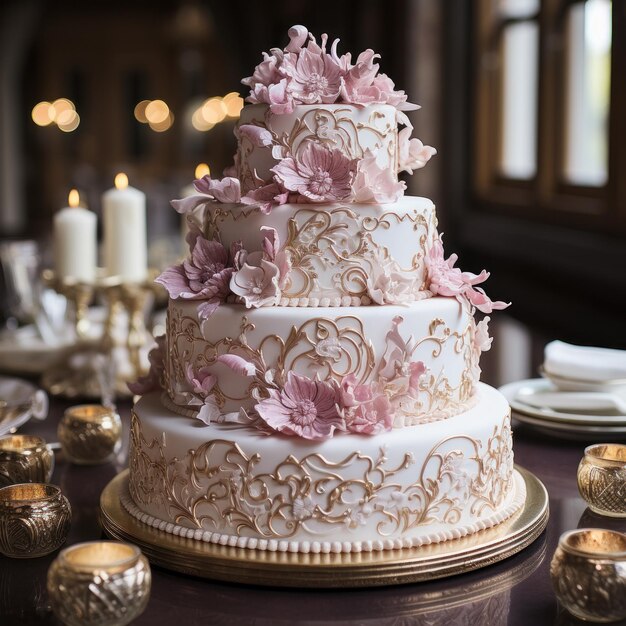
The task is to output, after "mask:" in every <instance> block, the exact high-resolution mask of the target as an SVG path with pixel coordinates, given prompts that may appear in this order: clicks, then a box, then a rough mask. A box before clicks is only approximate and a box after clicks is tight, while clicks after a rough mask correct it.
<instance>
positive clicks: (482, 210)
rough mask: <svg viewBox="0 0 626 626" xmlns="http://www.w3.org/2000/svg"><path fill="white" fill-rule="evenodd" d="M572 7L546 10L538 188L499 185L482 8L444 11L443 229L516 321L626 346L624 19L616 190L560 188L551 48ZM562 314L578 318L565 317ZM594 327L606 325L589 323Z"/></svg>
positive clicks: (616, 44) (454, 3) (615, 59)
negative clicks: (486, 131) (559, 22)
mask: <svg viewBox="0 0 626 626" xmlns="http://www.w3.org/2000/svg"><path fill="white" fill-rule="evenodd" d="M575 1H576V0H575ZM569 3H570V2H568V1H567V0H566V1H565V2H563V1H562V0H543V1H542V3H541V10H540V14H539V28H540V50H539V64H540V74H539V102H538V107H539V110H538V118H537V119H538V135H539V136H538V141H537V150H538V155H537V156H538V160H537V178H536V180H535V181H516V180H512V179H505V178H503V177H491V172H492V171H493V169H492V170H491V171H490V170H489V169H488V168H489V167H490V166H492V165H493V160H492V159H493V158H494V156H493V155H494V146H493V145H492V146H490V147H489V146H485V141H482V140H481V132H483V130H482V129H483V126H481V123H482V124H484V123H485V122H484V120H485V119H489V116H490V115H491V118H490V119H492V120H493V103H492V104H491V110H490V109H489V108H487V110H485V109H484V107H485V106H487V107H488V105H486V104H485V103H487V102H488V98H489V97H491V98H493V97H494V96H493V94H494V91H493V89H494V88H493V85H492V86H491V87H490V88H489V89H487V90H485V89H484V87H485V84H484V82H485V76H484V75H483V76H481V75H480V74H481V71H482V70H481V63H484V62H485V61H484V57H483V58H481V55H480V50H481V43H482V44H484V41H481V36H482V37H484V36H485V34H484V33H485V31H484V30H483V31H481V30H480V27H481V22H480V21H481V19H482V20H484V19H485V16H484V14H481V12H480V10H479V9H480V7H479V2H476V3H474V2H471V3H468V2H466V1H465V0H451V2H448V3H445V8H444V9H443V19H442V29H443V32H442V54H443V59H444V75H443V85H442V89H443V102H444V111H443V119H442V128H443V145H442V150H441V151H440V155H441V156H442V166H443V167H442V169H443V176H444V180H445V185H442V187H443V196H442V200H443V202H442V206H441V210H440V216H441V220H440V221H441V223H442V229H443V230H445V232H446V246H447V247H449V248H450V250H453V249H456V250H458V251H459V252H460V253H461V254H462V255H463V257H462V258H463V260H464V263H463V265H464V266H465V267H467V268H468V269H471V270H478V269H480V268H481V267H485V266H486V267H490V268H492V269H493V270H494V274H493V276H492V278H491V279H490V281H489V282H490V289H489V292H490V293H491V294H492V295H493V297H497V298H498V299H502V298H503V297H506V298H507V299H511V300H513V301H514V304H515V306H514V307H512V309H511V313H512V315H514V316H515V317H517V318H518V319H520V320H521V321H523V322H527V323H529V324H534V325H536V326H537V327H539V328H541V330H543V331H544V332H550V331H552V330H553V331H554V332H555V333H557V334H558V336H561V337H562V338H568V337H569V338H570V339H572V340H578V341H581V342H596V343H600V342H603V343H605V344H607V345H623V346H625V347H626V333H624V330H623V325H624V324H623V322H624V313H623V308H621V307H623V302H624V301H625V300H626V120H625V119H624V116H620V115H619V114H618V112H619V111H620V110H621V111H623V110H626V81H624V80H617V79H615V77H619V76H624V75H626V10H619V6H620V5H621V4H622V3H618V2H615V0H614V2H613V51H612V65H611V76H612V77H613V79H612V80H611V99H612V106H611V109H610V119H609V129H610V130H609V133H610V141H609V172H608V176H609V182H608V184H607V185H606V187H605V188H601V189H600V190H598V188H593V187H585V186H582V185H581V186H578V185H567V184H564V183H563V182H562V181H558V184H557V183H555V181H556V180H557V178H556V172H557V171H558V170H557V164H558V155H556V154H555V150H556V147H557V145H558V144H556V140H555V134H554V132H553V131H554V127H555V119H554V118H555V117H556V112H557V111H558V109H557V108H556V107H557V104H556V103H557V98H558V97H559V96H558V94H559V93H561V94H562V93H563V89H559V88H558V86H557V84H556V82H555V80H556V76H558V72H557V70H558V67H557V60H558V54H556V53H555V51H554V50H549V49H548V48H549V45H548V44H549V42H550V41H552V45H554V39H552V40H550V39H549V37H548V33H549V32H551V29H552V28H553V27H554V25H555V23H554V20H555V17H556V15H557V13H556V12H557V11H558V10H564V7H566V6H567V5H568V4H569ZM623 8H624V7H622V9H623ZM482 26H483V27H484V24H482ZM542 29H543V30H542ZM616 33H623V34H624V36H622V37H620V36H619V35H616ZM557 52H558V51H557ZM561 54H562V52H561ZM620 72H621V73H620ZM561 74H562V73H561ZM481 118H482V121H481ZM551 132H552V137H551V138H550V136H549V135H550V133H551ZM494 134H495V133H494ZM546 137H548V139H547V140H546ZM483 138H484V135H483ZM557 139H558V140H560V139H562V137H560V138H557ZM492 141H493V138H492ZM477 143H478V153H477V151H476V149H475V147H476V146H477ZM560 143H561V144H562V143H563V142H562V141H561V142H560ZM488 149H491V153H489V152H488ZM620 174H621V175H620ZM477 183H478V184H477ZM559 311H569V312H570V314H568V315H562V314H561V315H560V316H558V318H557V316H556V315H555V314H554V313H555V312H559ZM585 318H587V319H590V320H594V321H597V320H602V322H601V323H600V324H596V323H594V324H593V325H592V326H590V325H589V324H588V323H586V322H585ZM616 333H620V335H619V337H618V336H616Z"/></svg>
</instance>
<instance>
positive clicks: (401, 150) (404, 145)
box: [398, 128, 437, 174]
mask: <svg viewBox="0 0 626 626" xmlns="http://www.w3.org/2000/svg"><path fill="white" fill-rule="evenodd" d="M411 131H412V129H411V128H404V129H402V130H401V131H400V132H399V133H398V172H408V173H409V174H412V173H413V172H414V170H418V169H420V168H422V167H424V166H425V165H426V163H428V161H430V158H431V157H432V156H434V155H435V154H437V150H435V148H432V147H431V146H425V145H424V144H423V143H422V142H421V141H420V140H419V139H417V138H416V137H413V138H412V139H411Z"/></svg>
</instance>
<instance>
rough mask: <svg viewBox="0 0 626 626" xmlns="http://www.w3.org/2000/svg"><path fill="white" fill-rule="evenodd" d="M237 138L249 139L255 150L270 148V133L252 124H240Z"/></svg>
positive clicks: (271, 140) (271, 141)
mask: <svg viewBox="0 0 626 626" xmlns="http://www.w3.org/2000/svg"><path fill="white" fill-rule="evenodd" d="M238 130H239V136H240V137H245V138H246V139H249V140H250V142H251V143H252V145H254V146H256V147H257V148H263V147H267V146H271V145H272V143H273V139H272V133H270V131H269V130H267V128H263V127H262V126H255V125H254V124H242V125H241V126H240V127H239V129H238Z"/></svg>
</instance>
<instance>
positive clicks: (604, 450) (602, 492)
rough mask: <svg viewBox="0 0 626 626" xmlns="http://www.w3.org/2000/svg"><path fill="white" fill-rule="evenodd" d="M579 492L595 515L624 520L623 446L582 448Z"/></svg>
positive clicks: (625, 477) (625, 467)
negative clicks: (583, 451) (583, 453)
mask: <svg viewBox="0 0 626 626" xmlns="http://www.w3.org/2000/svg"><path fill="white" fill-rule="evenodd" d="M578 490H579V491H580V495H581V496H582V498H583V499H584V500H585V502H586V503H587V504H588V505H589V508H590V509H591V510H592V511H594V512H595V513H599V514H600V515H608V516H610V517H626V445H621V444H618V443H598V444H596V445H593V446H588V447H587V448H585V456H584V457H583V458H582V460H581V462H580V465H579V466H578Z"/></svg>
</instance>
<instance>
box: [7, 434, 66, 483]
mask: <svg viewBox="0 0 626 626" xmlns="http://www.w3.org/2000/svg"><path fill="white" fill-rule="evenodd" d="M53 470H54V452H53V451H52V450H51V449H50V447H49V446H48V444H47V443H46V442H45V440H44V439H42V438H41V437H35V436H34V435H9V436H8V437H1V438H0V487H6V486H7V485H15V484H16V483H49V482H50V478H51V477H52V472H53Z"/></svg>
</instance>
